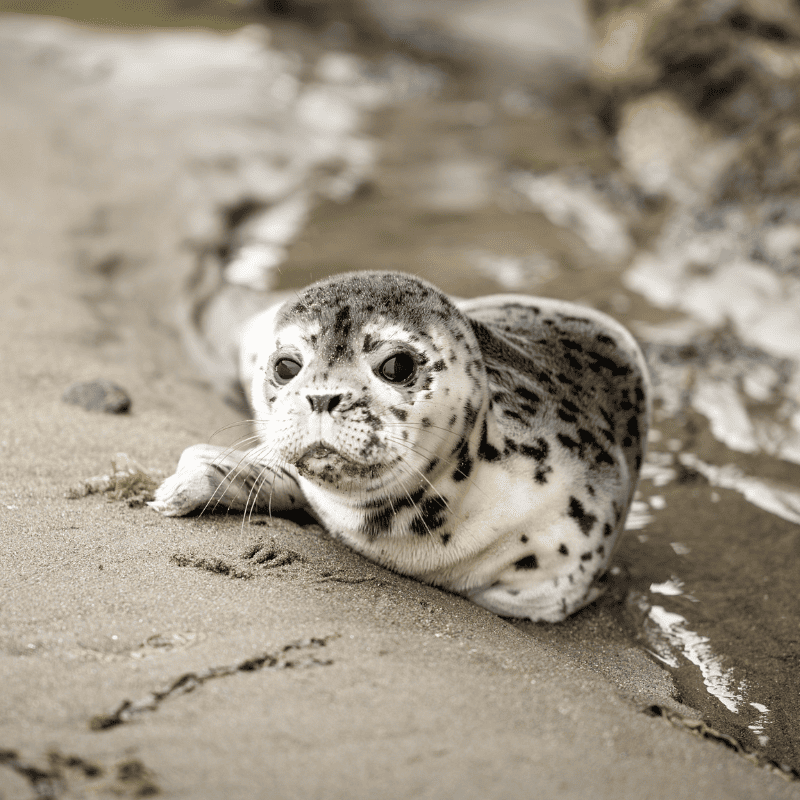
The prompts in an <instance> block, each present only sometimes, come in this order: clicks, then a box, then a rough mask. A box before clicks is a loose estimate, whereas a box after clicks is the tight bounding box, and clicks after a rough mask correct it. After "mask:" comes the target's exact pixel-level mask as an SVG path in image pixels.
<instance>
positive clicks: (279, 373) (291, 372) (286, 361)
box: [273, 358, 303, 384]
mask: <svg viewBox="0 0 800 800" xmlns="http://www.w3.org/2000/svg"><path fill="white" fill-rule="evenodd" d="M302 368H303V365H302V364H301V363H300V362H298V361H295V360H294V359H293V358H279V359H278V360H277V361H276V362H275V366H274V367H273V372H274V373H275V380H276V381H278V383H281V384H283V383H289V381H290V380H291V379H292V378H294V377H295V376H296V375H297V373H298V372H300V370H301V369H302Z"/></svg>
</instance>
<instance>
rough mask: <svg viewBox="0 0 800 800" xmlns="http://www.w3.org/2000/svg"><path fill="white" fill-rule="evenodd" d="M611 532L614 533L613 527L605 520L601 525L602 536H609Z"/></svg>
mask: <svg viewBox="0 0 800 800" xmlns="http://www.w3.org/2000/svg"><path fill="white" fill-rule="evenodd" d="M612 533H614V529H613V528H612V527H611V526H610V525H609V524H608V523H607V522H606V524H605V525H603V536H611V534H612Z"/></svg>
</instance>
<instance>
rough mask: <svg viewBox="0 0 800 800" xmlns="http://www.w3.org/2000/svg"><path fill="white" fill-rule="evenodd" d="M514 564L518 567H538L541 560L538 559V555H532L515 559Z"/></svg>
mask: <svg viewBox="0 0 800 800" xmlns="http://www.w3.org/2000/svg"><path fill="white" fill-rule="evenodd" d="M514 566H515V567H516V568H517V569H536V568H537V567H538V566H539V562H538V561H537V560H536V556H534V555H530V556H525V558H521V559H520V560H519V561H515V562H514Z"/></svg>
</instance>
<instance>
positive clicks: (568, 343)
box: [559, 339, 583, 353]
mask: <svg viewBox="0 0 800 800" xmlns="http://www.w3.org/2000/svg"><path fill="white" fill-rule="evenodd" d="M559 341H560V342H561V344H563V345H564V347H566V348H567V349H568V350H577V351H578V352H579V353H582V352H583V347H581V345H580V344H579V343H578V342H573V341H572V339H560V340H559Z"/></svg>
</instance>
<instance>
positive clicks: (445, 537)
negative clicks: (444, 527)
mask: <svg viewBox="0 0 800 800" xmlns="http://www.w3.org/2000/svg"><path fill="white" fill-rule="evenodd" d="M449 541H450V534H449V533H443V534H442V544H444V545H446V544H447V543H448V542H449Z"/></svg>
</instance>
